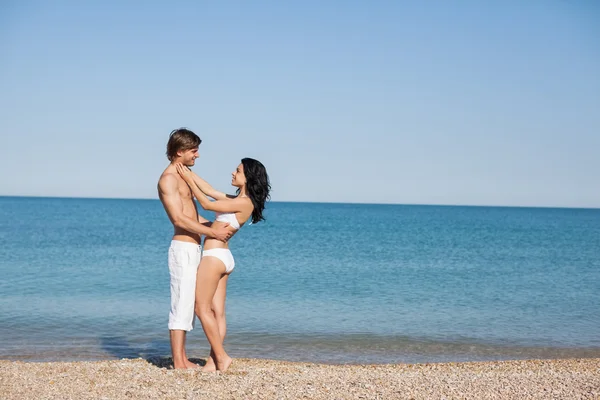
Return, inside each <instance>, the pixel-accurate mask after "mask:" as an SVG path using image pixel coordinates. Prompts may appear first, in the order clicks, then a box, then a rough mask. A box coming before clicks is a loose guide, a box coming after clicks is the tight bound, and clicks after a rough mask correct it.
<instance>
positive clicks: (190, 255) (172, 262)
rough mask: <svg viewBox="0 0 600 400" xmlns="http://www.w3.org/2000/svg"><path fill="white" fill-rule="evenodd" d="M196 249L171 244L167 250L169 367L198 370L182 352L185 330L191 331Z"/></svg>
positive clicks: (196, 265)
mask: <svg viewBox="0 0 600 400" xmlns="http://www.w3.org/2000/svg"><path fill="white" fill-rule="evenodd" d="M199 261H200V250H199V247H198V246H197V245H194V244H191V243H182V242H172V245H171V249H169V272H170V275H171V312H170V313H169V336H170V339H171V353H172V355H173V366H174V367H175V368H177V369H179V368H198V367H199V366H198V365H196V364H194V363H192V362H190V361H189V360H188V359H187V356H186V353H185V339H186V333H187V331H190V330H192V329H193V319H194V297H195V287H196V272H197V270H198V263H199Z"/></svg>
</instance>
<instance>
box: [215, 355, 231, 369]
mask: <svg viewBox="0 0 600 400" xmlns="http://www.w3.org/2000/svg"><path fill="white" fill-rule="evenodd" d="M232 362H233V358H231V357H229V356H225V357H223V358H222V359H221V360H219V361H217V370H219V371H221V372H225V371H227V368H229V366H230V365H231V363H232Z"/></svg>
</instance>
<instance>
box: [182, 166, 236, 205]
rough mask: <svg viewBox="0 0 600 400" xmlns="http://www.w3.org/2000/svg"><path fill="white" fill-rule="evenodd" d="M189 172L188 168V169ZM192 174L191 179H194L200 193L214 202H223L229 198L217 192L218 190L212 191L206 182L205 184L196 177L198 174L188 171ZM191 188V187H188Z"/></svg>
mask: <svg viewBox="0 0 600 400" xmlns="http://www.w3.org/2000/svg"><path fill="white" fill-rule="evenodd" d="M188 170H189V168H188ZM189 171H190V172H191V173H192V174H191V176H192V178H193V179H194V183H195V184H196V185H198V187H199V188H200V190H202V192H203V193H204V194H205V195H207V196H209V197H212V198H213V199H215V200H225V199H228V198H230V197H229V196H228V195H227V194H225V193H223V192H219V191H218V190H216V189H214V188H213V187H212V186H211V185H210V184H209V183H208V182H206V181H205V180H204V179H202V178H200V177H199V176H198V174H196V173H194V171H192V170H189ZM190 187H191V185H190Z"/></svg>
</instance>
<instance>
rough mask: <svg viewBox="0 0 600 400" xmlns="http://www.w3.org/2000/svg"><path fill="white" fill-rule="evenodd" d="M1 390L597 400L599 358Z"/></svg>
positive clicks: (152, 371)
mask: <svg viewBox="0 0 600 400" xmlns="http://www.w3.org/2000/svg"><path fill="white" fill-rule="evenodd" d="M194 361H196V362H200V360H194ZM0 388H1V389H0V398H2V399H204V398H211V399H298V398H307V399H392V398H393V399H441V398H445V399H598V398H600V358H592V359H566V360H527V361H499V362H473V363H443V364H441V363H440V364H397V365H324V364H310V363H292V362H281V361H271V360H257V359H236V360H235V362H234V364H233V365H232V367H231V368H230V370H229V371H227V372H226V373H224V374H221V373H201V372H199V371H197V370H173V369H170V368H169V360H167V359H156V360H143V359H134V360H130V359H123V360H112V361H98V362H46V363H33V362H27V363H26V362H19V361H16V362H15V361H0Z"/></svg>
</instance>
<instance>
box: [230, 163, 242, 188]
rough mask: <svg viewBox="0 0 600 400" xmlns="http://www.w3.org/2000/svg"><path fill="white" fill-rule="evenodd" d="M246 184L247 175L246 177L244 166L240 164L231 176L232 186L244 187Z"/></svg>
mask: <svg viewBox="0 0 600 400" xmlns="http://www.w3.org/2000/svg"><path fill="white" fill-rule="evenodd" d="M245 184H246V175H244V165H243V164H240V165H238V167H237V168H236V169H235V171H233V173H232V174H231V186H235V187H242V186H244V185H245Z"/></svg>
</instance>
